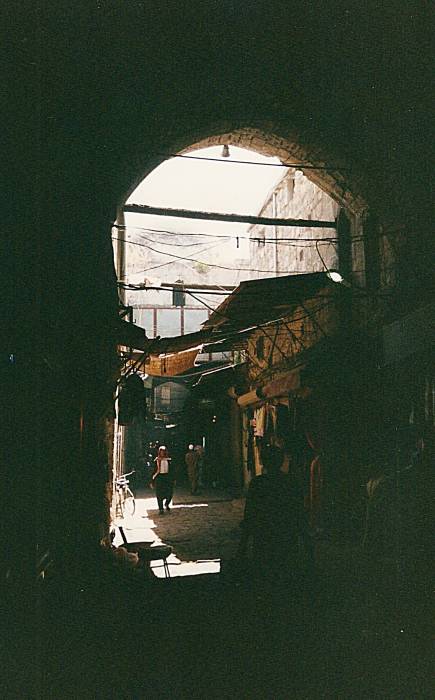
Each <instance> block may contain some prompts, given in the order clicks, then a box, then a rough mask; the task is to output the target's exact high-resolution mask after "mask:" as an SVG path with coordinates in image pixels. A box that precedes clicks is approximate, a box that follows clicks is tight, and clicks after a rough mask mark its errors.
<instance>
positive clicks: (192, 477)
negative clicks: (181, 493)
mask: <svg viewBox="0 0 435 700" xmlns="http://www.w3.org/2000/svg"><path fill="white" fill-rule="evenodd" d="M199 459H200V454H199V452H198V451H197V450H195V449H194V447H193V445H189V449H188V450H187V452H186V455H185V457H184V461H185V462H186V466H187V476H188V477H189V483H190V492H191V493H193V494H195V493H196V492H197V491H198V471H199Z"/></svg>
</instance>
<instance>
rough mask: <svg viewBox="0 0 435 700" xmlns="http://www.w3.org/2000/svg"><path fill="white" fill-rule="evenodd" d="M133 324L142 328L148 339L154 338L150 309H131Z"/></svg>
mask: <svg viewBox="0 0 435 700" xmlns="http://www.w3.org/2000/svg"><path fill="white" fill-rule="evenodd" d="M133 323H135V324H136V325H137V326H140V327H141V328H144V329H145V331H146V334H147V336H148V338H152V337H153V336H154V319H153V310H152V309H142V308H136V309H133Z"/></svg>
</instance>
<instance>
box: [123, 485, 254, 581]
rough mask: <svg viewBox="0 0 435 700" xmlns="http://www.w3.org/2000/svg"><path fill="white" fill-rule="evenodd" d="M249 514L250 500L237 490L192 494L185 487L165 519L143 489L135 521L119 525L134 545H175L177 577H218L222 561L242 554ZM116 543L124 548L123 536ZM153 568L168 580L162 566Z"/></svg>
mask: <svg viewBox="0 0 435 700" xmlns="http://www.w3.org/2000/svg"><path fill="white" fill-rule="evenodd" d="M243 509H244V498H241V497H240V494H238V493H236V492H235V491H234V490H220V489H203V490H202V491H201V492H200V493H199V494H197V495H192V494H191V493H190V492H189V490H188V489H187V488H182V487H181V488H177V489H176V491H175V494H174V499H173V503H172V504H171V510H170V511H169V512H166V511H165V513H164V515H160V513H159V511H158V508H157V503H156V498H155V495H154V492H153V491H152V490H151V489H138V490H137V492H136V512H135V514H134V516H133V517H132V518H125V519H124V520H122V521H118V524H122V525H123V527H124V531H125V534H126V536H127V539H128V541H129V542H136V541H145V542H154V543H155V544H161V543H164V544H169V545H171V546H172V547H173V554H172V555H171V557H170V558H169V560H168V561H169V564H170V570H171V576H183V575H187V574H199V573H216V572H218V571H219V570H220V561H221V560H229V559H231V558H233V556H234V555H235V553H236V549H237V545H238V542H239V539H240V522H241V520H242V518H243ZM115 544H116V545H118V544H121V538H120V535H119V533H118V534H117V536H116V539H115ZM153 569H154V573H155V574H156V575H157V576H163V575H164V572H163V569H162V567H161V565H160V564H159V563H157V564H155V565H153Z"/></svg>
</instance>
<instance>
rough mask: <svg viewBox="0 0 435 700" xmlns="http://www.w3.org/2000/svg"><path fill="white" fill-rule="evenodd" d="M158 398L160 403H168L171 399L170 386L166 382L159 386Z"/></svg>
mask: <svg viewBox="0 0 435 700" xmlns="http://www.w3.org/2000/svg"><path fill="white" fill-rule="evenodd" d="M160 399H161V402H162V404H166V405H167V404H168V403H170V401H171V387H170V386H169V385H168V384H164V385H163V386H162V388H161V393H160Z"/></svg>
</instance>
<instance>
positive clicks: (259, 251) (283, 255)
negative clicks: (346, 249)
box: [249, 168, 339, 278]
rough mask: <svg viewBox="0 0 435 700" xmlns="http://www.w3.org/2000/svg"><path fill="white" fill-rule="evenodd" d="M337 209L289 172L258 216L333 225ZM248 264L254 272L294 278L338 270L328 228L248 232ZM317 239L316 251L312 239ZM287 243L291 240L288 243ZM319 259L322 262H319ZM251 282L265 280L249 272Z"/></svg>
mask: <svg viewBox="0 0 435 700" xmlns="http://www.w3.org/2000/svg"><path fill="white" fill-rule="evenodd" d="M338 212H339V205H338V203H337V202H336V201H334V200H333V199H332V197H331V196H330V195H328V194H327V193H326V192H324V191H323V190H322V189H320V187H318V186H317V185H316V184H315V183H314V182H312V181H311V180H309V179H308V178H307V177H305V176H304V174H303V173H302V172H301V170H295V169H293V168H291V169H289V171H288V172H287V173H286V174H285V175H284V177H283V178H282V180H281V182H279V184H278V185H277V187H275V189H274V190H273V191H272V192H271V193H270V195H269V197H268V198H267V199H266V201H265V202H264V204H263V206H262V208H261V210H260V212H259V214H258V215H259V216H261V217H269V218H282V219H284V218H289V219H317V220H320V221H332V222H334V221H335V220H336V218H337V216H338ZM249 237H250V264H251V267H252V268H253V269H257V270H268V269H269V270H274V271H275V274H276V275H278V274H286V275H289V274H298V273H303V272H321V271H323V270H325V267H327V268H328V269H338V266H339V262H338V249H337V244H336V242H334V241H331V240H328V239H331V238H335V237H336V233H335V230H334V229H333V228H332V229H331V228H321V229H318V228H316V229H313V228H305V227H303V228H300V227H284V226H262V225H260V224H254V225H252V226H251V227H250V228H249ZM314 238H315V239H318V241H319V242H318V244H317V247H316V245H315V242H314V241H313V239H314ZM289 239H291V240H289ZM322 259H323V261H322ZM252 276H253V277H254V278H260V277H265V276H267V275H266V273H264V272H260V271H258V272H253V273H252Z"/></svg>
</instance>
